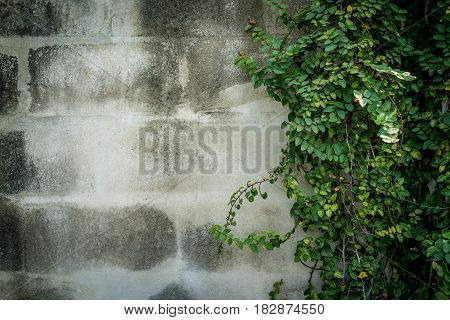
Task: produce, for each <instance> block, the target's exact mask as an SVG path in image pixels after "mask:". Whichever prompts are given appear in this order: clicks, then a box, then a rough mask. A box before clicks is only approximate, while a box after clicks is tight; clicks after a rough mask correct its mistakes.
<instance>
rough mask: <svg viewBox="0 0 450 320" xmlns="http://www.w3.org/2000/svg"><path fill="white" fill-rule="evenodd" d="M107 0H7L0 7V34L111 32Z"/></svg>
mask: <svg viewBox="0 0 450 320" xmlns="http://www.w3.org/2000/svg"><path fill="white" fill-rule="evenodd" d="M108 4H109V1H108V0H100V1H99V0H6V1H4V4H2V6H1V7H0V36H51V35H56V34H58V35H86V34H108V33H110V30H111V28H110V25H111V12H110V10H109V6H108Z"/></svg>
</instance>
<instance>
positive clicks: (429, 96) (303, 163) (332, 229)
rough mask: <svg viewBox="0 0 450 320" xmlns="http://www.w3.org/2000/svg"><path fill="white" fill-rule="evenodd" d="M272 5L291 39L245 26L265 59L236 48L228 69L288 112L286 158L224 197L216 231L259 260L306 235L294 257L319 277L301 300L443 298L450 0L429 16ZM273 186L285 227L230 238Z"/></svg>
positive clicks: (364, 0)
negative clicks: (264, 188)
mask: <svg viewBox="0 0 450 320" xmlns="http://www.w3.org/2000/svg"><path fill="white" fill-rule="evenodd" d="M266 2H267V3H268V4H269V5H270V6H271V7H272V8H273V9H274V10H275V12H276V13H277V15H278V17H279V20H280V21H281V22H282V23H283V24H284V26H285V27H286V33H285V34H284V35H282V36H280V35H272V34H268V33H267V32H266V31H265V30H263V28H261V27H259V26H258V25H257V23H256V21H254V20H250V23H249V25H248V26H247V27H246V28H245V29H246V30H247V31H248V32H250V33H251V35H252V38H253V39H254V40H255V42H257V43H259V44H260V53H259V54H258V57H260V56H261V55H263V56H264V59H262V60H261V59H260V58H258V60H256V59H254V58H253V57H252V55H250V54H246V53H242V52H241V53H240V55H239V57H238V58H237V59H236V64H237V65H238V66H239V67H241V68H242V69H243V70H244V71H245V72H246V73H247V74H248V75H249V76H250V77H251V80H252V82H253V84H254V86H255V88H257V87H260V86H265V88H266V90H267V93H268V94H269V96H270V97H272V98H273V99H275V100H276V101H279V102H281V103H282V104H283V105H285V106H287V107H288V108H289V110H290V113H289V116H288V119H287V120H286V121H285V122H284V123H283V127H284V128H286V130H287V144H286V146H285V149H284V150H283V157H284V158H283V161H282V163H281V164H280V166H279V167H278V168H277V169H276V170H275V171H274V172H272V173H271V174H270V176H269V178H267V179H264V180H262V181H259V182H255V183H248V184H247V186H245V187H243V188H241V189H239V190H238V192H237V193H235V194H234V195H233V196H232V198H231V200H230V208H231V209H230V212H229V213H228V218H227V223H226V224H225V226H213V227H211V228H210V232H211V233H212V235H213V237H214V238H215V239H217V240H219V241H221V242H222V243H227V244H229V245H236V246H237V247H239V248H241V249H242V248H244V247H245V246H248V247H249V248H250V249H251V250H252V251H253V252H255V253H257V252H259V251H260V250H272V249H274V248H277V247H279V246H280V245H282V244H283V243H284V242H286V241H287V240H288V239H290V237H291V235H292V234H293V233H294V232H295V230H296V228H298V227H300V228H302V229H303V230H304V231H305V232H307V234H308V235H311V236H308V237H306V238H304V239H302V240H300V241H298V242H297V250H296V252H295V256H294V260H295V261H296V262H299V263H301V264H302V265H304V266H307V267H308V268H309V269H310V270H311V276H312V273H313V272H315V271H317V272H320V279H321V287H319V288H316V287H314V286H313V284H312V283H311V278H312V277H310V285H309V288H308V289H307V290H306V291H305V295H306V296H307V297H308V298H321V299H400V298H403V299H418V298H420V299H431V298H438V299H448V298H449V296H450V273H449V270H448V269H449V268H448V265H449V261H450V243H449V241H450V231H449V216H448V208H449V207H448V204H447V199H448V197H449V196H450V173H449V170H448V162H449V160H450V152H449V150H450V148H449V144H448V132H449V124H450V116H449V113H448V90H449V82H448V71H449V66H450V60H449V56H450V54H449V50H448V47H449V41H450V39H449V37H450V36H449V35H450V32H449V31H450V23H449V21H450V15H449V4H450V3H449V1H438V2H436V1H430V2H429V4H428V5H427V6H426V7H425V11H424V5H423V3H422V2H420V1H418V2H415V1H412V2H411V1H392V0H359V1H343V0H338V1H332V0H320V1H313V2H310V3H306V4H304V5H303V6H302V7H301V8H300V9H299V10H298V11H297V12H296V13H295V14H294V15H289V14H288V8H287V6H286V5H285V4H283V3H282V2H281V1H280V0H267V1H266ZM418 21H419V22H418ZM417 22H418V23H417ZM300 176H304V177H305V178H306V180H307V181H308V182H309V184H311V186H312V187H313V189H314V193H313V194H312V195H306V194H305V193H304V192H303V190H302V188H301V187H300V186H299V183H298V178H299V177H300ZM278 178H279V179H281V180H282V182H283V184H284V186H285V188H286V193H287V197H288V198H290V199H295V203H294V205H293V206H292V209H291V212H290V214H291V216H292V218H293V221H294V227H293V230H292V231H290V232H288V233H287V234H285V235H278V234H276V233H275V232H272V231H255V232H253V233H252V234H250V235H249V236H248V237H247V238H246V239H240V238H239V237H236V236H235V235H233V234H232V232H231V229H230V228H231V227H233V226H235V225H236V220H235V216H236V211H237V210H239V209H240V208H241V206H242V205H243V202H244V200H243V199H244V198H246V199H247V200H248V201H249V202H253V201H254V200H255V198H256V197H257V196H258V195H261V197H262V198H267V194H265V193H261V190H260V187H261V184H262V183H264V182H265V181H271V182H274V181H275V180H276V179H278ZM317 231H319V232H317ZM312 234H314V235H315V236H312Z"/></svg>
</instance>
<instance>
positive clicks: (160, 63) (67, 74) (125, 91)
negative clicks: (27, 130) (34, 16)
mask: <svg viewBox="0 0 450 320" xmlns="http://www.w3.org/2000/svg"><path fill="white" fill-rule="evenodd" d="M176 52H177V49H176V46H175V45H174V44H173V43H171V42H170V41H164V42H163V43H160V42H145V43H140V44H128V45H126V46H125V45H115V44H105V45H80V46H53V47H42V48H39V49H37V50H31V51H30V56H29V65H30V74H31V84H30V86H31V88H30V91H31V96H32V99H33V101H32V106H31V110H32V111H33V112H37V111H43V110H47V109H48V108H51V109H53V110H55V111H57V112H58V113H68V114H76V113H80V112H81V113H88V114H92V113H98V112H100V113H103V112H106V113H108V112H112V111H122V112H123V111H125V110H129V109H135V110H136V109H137V110H138V111H144V112H149V113H169V112H170V111H171V110H173V108H174V106H175V105H177V104H178V103H179V100H180V95H181V88H180V85H179V84H178V82H177V81H178V80H177V79H178V78H177V74H178V65H177V56H176ZM127 108H128V109H127ZM102 111H103V112H102Z"/></svg>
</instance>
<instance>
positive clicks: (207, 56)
mask: <svg viewBox="0 0 450 320" xmlns="http://www.w3.org/2000/svg"><path fill="white" fill-rule="evenodd" d="M248 47H249V43H248V42H246V41H243V40H240V39H239V40H217V39H194V38H191V39H187V40H184V41H183V47H182V50H181V55H182V59H185V61H186V64H187V67H186V68H187V70H189V71H188V72H187V73H188V74H187V82H186V85H185V95H186V99H187V100H188V101H191V102H192V109H194V110H200V109H211V108H215V107H217V104H218V103H220V100H219V94H220V92H221V91H223V90H225V89H226V88H229V87H232V86H235V85H239V84H244V83H246V82H248V79H247V77H246V76H245V75H244V73H243V72H242V71H241V70H239V69H238V68H236V66H235V65H234V59H235V58H236V56H237V53H238V51H239V50H243V49H245V48H248Z"/></svg>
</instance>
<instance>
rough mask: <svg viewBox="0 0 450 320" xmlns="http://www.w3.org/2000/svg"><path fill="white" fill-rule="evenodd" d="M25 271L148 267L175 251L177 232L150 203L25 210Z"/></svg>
mask: <svg viewBox="0 0 450 320" xmlns="http://www.w3.org/2000/svg"><path fill="white" fill-rule="evenodd" d="M26 211H27V214H26V216H25V220H24V231H23V234H24V241H23V251H24V254H25V270H26V271H29V272H35V273H47V272H53V271H55V272H58V271H61V272H71V271H76V270H80V269H83V268H88V269H89V268H94V269H95V268H101V267H104V266H105V265H106V266H113V267H119V268H124V269H128V270H146V269H151V268H153V267H154V266H156V265H158V264H159V263H161V262H163V261H165V260H166V259H168V258H170V257H173V256H174V255H175V253H176V251H177V245H176V231H175V227H174V224H173V222H172V221H171V220H170V219H169V218H168V217H167V215H166V214H165V213H164V212H162V211H160V210H157V209H154V208H144V207H140V208H126V209H110V210H101V211H99V210H90V209H84V208H77V207H68V206H45V207H40V208H30V209H27V210H26Z"/></svg>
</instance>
